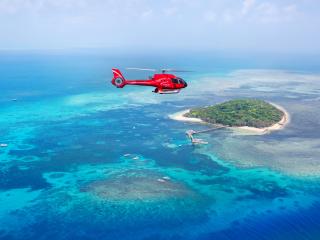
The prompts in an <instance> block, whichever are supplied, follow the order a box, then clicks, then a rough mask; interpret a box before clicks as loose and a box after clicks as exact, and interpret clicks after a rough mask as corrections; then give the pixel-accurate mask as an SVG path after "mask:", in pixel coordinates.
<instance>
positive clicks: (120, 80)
mask: <svg viewBox="0 0 320 240" xmlns="http://www.w3.org/2000/svg"><path fill="white" fill-rule="evenodd" d="M112 73H113V78H112V81H111V83H112V84H113V85H114V86H116V87H117V88H123V87H124V86H125V85H126V80H125V78H124V77H123V75H122V73H121V72H120V70H119V69H116V68H112Z"/></svg>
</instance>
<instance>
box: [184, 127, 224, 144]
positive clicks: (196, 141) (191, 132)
mask: <svg viewBox="0 0 320 240" xmlns="http://www.w3.org/2000/svg"><path fill="white" fill-rule="evenodd" d="M221 128H225V126H220V125H217V126H214V127H213V128H209V129H205V130H201V131H194V130H192V129H191V130H188V131H186V135H187V136H188V137H189V138H190V140H191V143H192V144H208V142H206V141H204V140H202V139H201V138H195V137H194V135H196V134H200V133H206V132H211V131H214V130H218V129H221Z"/></svg>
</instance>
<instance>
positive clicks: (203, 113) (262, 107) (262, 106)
mask: <svg viewBox="0 0 320 240" xmlns="http://www.w3.org/2000/svg"><path fill="white" fill-rule="evenodd" d="M283 115H284V113H283V112H282V111H280V110H279V109H277V108H276V107H274V106H273V105H271V104H270V103H267V102H265V101H262V100H257V99H238V100H231V101H227V102H224V103H220V104H217V105H214V106H209V107H203V108H195V109H191V110H190V112H189V113H187V114H185V116H186V117H194V118H200V119H202V120H203V121H205V122H208V123H213V124H222V125H225V126H238V127H239V126H249V127H256V128H263V127H269V126H271V125H273V124H275V123H277V122H279V121H280V120H281V119H282V117H283Z"/></svg>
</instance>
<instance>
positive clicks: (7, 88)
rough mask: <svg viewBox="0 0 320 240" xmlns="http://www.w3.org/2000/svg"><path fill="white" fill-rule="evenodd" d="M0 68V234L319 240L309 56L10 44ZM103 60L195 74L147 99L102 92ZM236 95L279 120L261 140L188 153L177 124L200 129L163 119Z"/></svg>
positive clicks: (145, 93) (242, 139)
mask: <svg viewBox="0 0 320 240" xmlns="http://www.w3.org/2000/svg"><path fill="white" fill-rule="evenodd" d="M219 60H221V61H219ZM0 62H1V64H0V74H1V81H0V88H1V93H2V94H1V96H0V107H1V112H0V116H1V118H0V134H1V137H0V143H4V144H8V146H7V147H1V148H0V238H1V239H319V237H320V232H319V229H320V228H319V227H320V221H319V217H320V203H319V190H320V185H319V173H320V167H319V164H318V161H319V157H320V152H319V146H320V140H319V139H320V131H319V129H320V128H319V127H320V119H319V116H320V110H319V106H320V104H319V103H320V102H319V100H320V99H319V93H320V81H319V80H320V75H319V74H318V73H317V71H316V69H317V68H316V67H315V66H316V64H314V63H312V62H311V63H306V62H304V63H301V65H299V64H297V63H296V62H294V64H293V63H292V64H291V63H290V61H287V60H286V59H284V60H283V59H282V60H281V61H280V60H278V62H276V63H273V64H271V62H272V61H271V60H268V59H264V60H262V61H257V60H256V59H254V60H250V59H249V58H246V59H241V58H235V57H221V56H217V57H216V58H214V57H210V56H208V55H194V56H158V57H153V58H150V56H134V55H128V56H126V55H121V56H112V55H109V54H107V53H68V54H66V53H17V52H16V53H2V55H1V57H0ZM274 65H275V66H274ZM297 65H299V66H300V68H298V67H297ZM114 66H119V68H124V67H127V66H129V67H136V66H138V67H139V66H142V67H159V66H161V67H162V66H163V67H169V66H170V67H175V68H191V69H192V70H193V69H194V70H197V71H196V72H194V73H186V74H183V75H182V77H183V78H184V79H186V80H187V81H188V83H189V86H188V88H187V89H185V91H182V92H181V93H180V94H178V95H156V94H153V93H152V92H151V91H152V89H149V88H140V87H126V88H124V89H116V88H114V87H113V86H112V85H111V84H110V79H111V72H110V69H111V68H112V67H114ZM263 68H264V69H269V70H261V69H263ZM270 68H272V69H273V70H270ZM281 68H284V70H283V69H281ZM241 69H242V70H241ZM243 69H246V70H243ZM274 69H277V70H274ZM124 74H125V76H128V78H129V77H132V78H135V77H139V76H140V77H147V75H148V74H146V73H136V72H125V73H124ZM204 86H205V87H204ZM238 97H257V98H262V99H265V100H269V101H272V102H275V103H278V104H280V105H282V106H284V107H285V108H286V109H287V110H288V111H289V113H290V114H291V122H290V124H289V125H288V126H287V127H286V128H285V129H284V130H282V131H279V132H274V133H272V134H269V135H264V136H249V135H238V134H236V133H233V132H230V131H228V130H219V131H216V132H212V133H210V134H209V133H207V134H203V135H201V138H203V139H205V140H206V141H208V142H209V144H208V145H203V146H197V147H195V146H192V145H191V144H190V142H189V141H188V139H187V138H186V137H185V131H186V130H189V129H205V128H206V126H199V125H196V124H188V123H182V122H176V121H173V120H171V119H170V118H168V115H169V114H171V113H174V112H177V111H180V110H183V109H186V108H190V107H193V106H202V105H208V104H214V103H217V102H221V101H224V100H228V99H233V98H238ZM14 99H15V100H16V101H13V100H14Z"/></svg>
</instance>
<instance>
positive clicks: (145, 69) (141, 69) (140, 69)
mask: <svg viewBox="0 0 320 240" xmlns="http://www.w3.org/2000/svg"><path fill="white" fill-rule="evenodd" d="M126 69H127V70H138V71H151V72H156V71H157V69H152V68H134V67H132V68H126Z"/></svg>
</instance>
